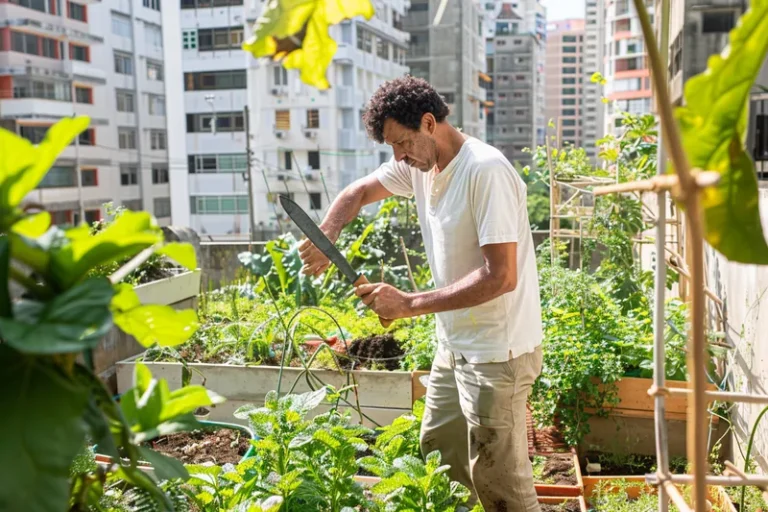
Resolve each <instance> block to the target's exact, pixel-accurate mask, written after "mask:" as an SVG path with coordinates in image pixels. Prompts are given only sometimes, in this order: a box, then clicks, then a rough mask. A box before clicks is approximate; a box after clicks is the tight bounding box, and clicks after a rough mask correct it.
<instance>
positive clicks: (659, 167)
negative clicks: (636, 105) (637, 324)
mask: <svg viewBox="0 0 768 512" xmlns="http://www.w3.org/2000/svg"><path fill="white" fill-rule="evenodd" d="M669 3H670V2H669V0H662V2H661V12H660V13H659V18H658V19H659V21H660V24H661V30H660V34H659V35H660V37H659V46H660V50H661V51H660V53H661V58H662V61H663V62H664V69H665V70H666V69H667V61H668V60H669ZM664 82H666V80H664ZM661 130H662V128H661V126H659V134H658V141H659V145H658V149H657V153H656V173H657V174H659V175H662V174H665V171H666V158H665V155H664V146H663V144H662V138H661ZM656 201H657V203H658V205H657V206H658V208H657V209H658V212H657V215H656V274H655V276H654V278H655V279H654V296H655V300H654V305H653V307H654V310H653V386H654V388H656V390H661V389H665V387H666V383H665V377H666V375H665V374H666V369H665V367H664V366H665V365H664V362H665V361H664V360H665V353H664V352H665V347H664V330H665V321H664V301H665V299H666V296H665V291H666V287H667V260H666V257H665V252H664V251H665V249H664V246H665V242H666V238H667V194H666V192H665V191H664V190H663V189H661V190H660V192H659V193H658V194H656ZM665 400H666V396H665V394H664V393H656V395H655V397H654V402H655V404H654V408H653V410H654V412H653V414H654V424H655V426H656V429H655V430H656V463H657V467H658V472H659V474H661V475H668V474H669V445H668V442H669V440H668V439H667V420H666V417H665V413H666V407H665V403H664V401H665ZM658 489H659V491H658V492H659V512H667V510H668V506H669V501H668V499H669V497H668V492H667V489H666V487H665V486H664V485H660V486H659V487H658Z"/></svg>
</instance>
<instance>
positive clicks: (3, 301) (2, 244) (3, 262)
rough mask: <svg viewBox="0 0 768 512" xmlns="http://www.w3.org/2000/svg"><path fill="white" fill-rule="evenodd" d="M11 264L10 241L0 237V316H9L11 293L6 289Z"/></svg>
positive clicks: (5, 237)
mask: <svg viewBox="0 0 768 512" xmlns="http://www.w3.org/2000/svg"><path fill="white" fill-rule="evenodd" d="M10 264H11V243H10V242H9V241H8V237H7V236H4V237H2V238H0V283H2V285H0V316H2V317H9V316H11V294H10V292H9V291H8V281H9V278H8V273H9V265H10Z"/></svg>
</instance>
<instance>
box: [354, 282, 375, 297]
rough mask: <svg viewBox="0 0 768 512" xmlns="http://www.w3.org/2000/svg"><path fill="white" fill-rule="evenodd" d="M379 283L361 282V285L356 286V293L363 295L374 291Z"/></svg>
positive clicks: (359, 295)
mask: <svg viewBox="0 0 768 512" xmlns="http://www.w3.org/2000/svg"><path fill="white" fill-rule="evenodd" d="M378 286H379V285H378V284H377V283H369V284H361V285H360V286H356V287H355V295H357V296H358V297H362V296H363V295H368V294H369V293H371V292H372V291H374V290H375V289H376V288H377V287H378Z"/></svg>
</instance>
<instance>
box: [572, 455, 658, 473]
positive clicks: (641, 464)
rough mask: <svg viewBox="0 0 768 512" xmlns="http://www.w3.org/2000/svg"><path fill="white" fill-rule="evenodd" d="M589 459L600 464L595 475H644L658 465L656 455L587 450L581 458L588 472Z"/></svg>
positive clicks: (583, 469) (584, 468)
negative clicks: (618, 454) (616, 453)
mask: <svg viewBox="0 0 768 512" xmlns="http://www.w3.org/2000/svg"><path fill="white" fill-rule="evenodd" d="M587 460H589V462H592V463H599V464H600V472H599V473H589V474H594V475H622V476H643V475H645V474H647V473H652V472H653V471H654V468H655V467H656V457H654V456H652V455H632V454H630V455H622V456H616V455H612V454H606V453H601V452H596V451H591V452H587V453H585V454H584V456H583V457H582V458H581V460H580V462H581V467H582V473H584V474H588V472H587V470H586V468H587Z"/></svg>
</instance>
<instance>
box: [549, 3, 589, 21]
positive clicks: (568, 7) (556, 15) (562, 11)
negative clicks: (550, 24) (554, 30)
mask: <svg viewBox="0 0 768 512" xmlns="http://www.w3.org/2000/svg"><path fill="white" fill-rule="evenodd" d="M542 3H543V4H544V5H545V6H546V7H547V21H555V20H564V19H567V18H583V17H584V0H542Z"/></svg>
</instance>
